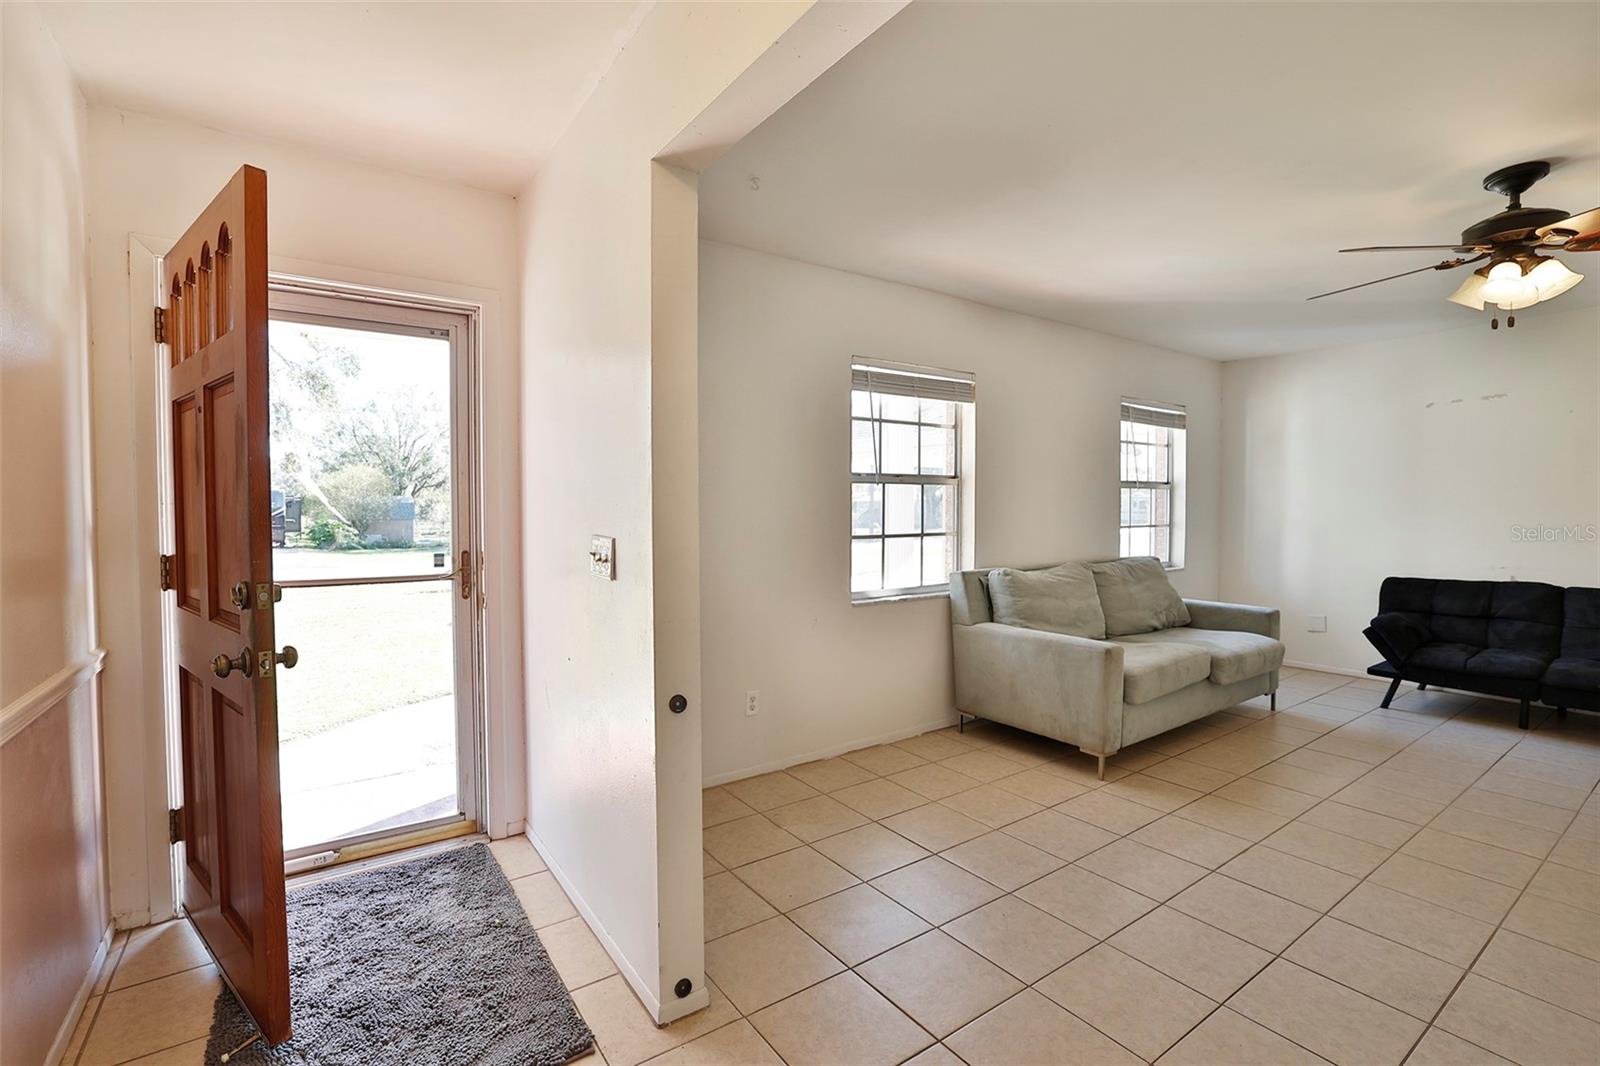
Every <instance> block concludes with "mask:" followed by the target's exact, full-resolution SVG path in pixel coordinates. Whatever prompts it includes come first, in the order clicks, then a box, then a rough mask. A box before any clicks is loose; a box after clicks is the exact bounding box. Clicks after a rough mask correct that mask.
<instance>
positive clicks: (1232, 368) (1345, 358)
mask: <svg viewBox="0 0 1600 1066" xmlns="http://www.w3.org/2000/svg"><path fill="white" fill-rule="evenodd" d="M1594 283H1595V281H1594V279H1590V281H1589V282H1588V284H1591V285H1592V284H1594ZM1462 314H1463V317H1464V318H1470V320H1471V323H1472V324H1471V325H1470V326H1466V327H1464V328H1462V329H1457V330H1451V331H1449V332H1447V333H1434V334H1429V335H1426V336H1421V337H1407V338H1404V339H1401V340H1391V341H1380V342H1374V343H1370V344H1362V345H1357V346H1354V347H1346V348H1336V349H1330V350H1327V351H1320V352H1311V353H1305V354H1298V355H1290V356H1281V357H1276V358H1269V359H1255V360H1245V361H1241V362H1233V363H1228V364H1225V367H1224V369H1223V375H1222V381H1223V424H1224V426H1225V427H1226V430H1225V432H1224V435H1223V446H1222V469H1223V470H1224V471H1225V476H1226V482H1225V488H1224V493H1223V516H1224V517H1223V522H1222V529H1223V542H1222V563H1221V588H1222V593H1223V595H1224V597H1226V598H1228V599H1239V600H1248V601H1250V602H1253V603H1266V604H1271V605H1273V606H1276V607H1278V608H1280V609H1281V610H1282V611H1283V637H1284V641H1285V643H1287V644H1288V647H1289V651H1288V658H1289V660H1290V661H1292V662H1298V663H1309V664H1315V665H1319V666H1331V667H1336V668H1340V669H1348V670H1364V669H1365V668H1366V667H1367V666H1369V665H1370V664H1372V663H1373V662H1376V661H1377V660H1378V655H1377V653H1376V652H1375V651H1373V650H1372V647H1371V646H1370V645H1369V644H1368V643H1367V641H1366V640H1365V638H1363V637H1362V636H1361V630H1362V629H1363V628H1364V627H1365V625H1366V624H1367V621H1368V620H1369V619H1370V618H1371V617H1372V615H1373V613H1374V612H1375V611H1376V608H1377V602H1378V586H1379V584H1380V583H1381V582H1382V580H1383V579H1384V578H1385V577H1386V576H1389V575H1391V574H1400V575H1418V576H1427V577H1455V578H1481V579H1490V580H1508V579H1513V578H1515V579H1520V580H1525V581H1548V582H1551V583H1553V584H1558V585H1580V584H1581V585H1600V541H1596V540H1595V539H1594V532H1593V531H1594V529H1595V526H1596V525H1597V524H1600V310H1597V309H1595V308H1592V307H1591V308H1577V309H1573V310H1565V311H1564V310H1562V309H1561V308H1560V306H1559V304H1557V305H1552V306H1549V307H1543V308H1534V309H1532V310H1528V311H1523V312H1520V313H1518V315H1517V326H1516V328H1515V329H1514V330H1508V329H1505V328H1503V327H1502V328H1501V329H1499V330H1494V331H1491V330H1490V329H1489V324H1488V321H1487V316H1486V315H1480V316H1468V315H1467V313H1466V312H1463V313H1462ZM1518 525H1521V526H1540V525H1542V526H1546V527H1551V528H1554V529H1560V528H1561V527H1566V526H1577V527H1587V530H1588V533H1587V538H1586V539H1585V537H1583V536H1580V537H1577V538H1572V537H1566V538H1563V539H1558V540H1554V541H1548V540H1537V539H1527V540H1522V541H1519V540H1518V539H1517V537H1516V536H1515V534H1514V531H1513V527H1514V526H1518ZM1310 614H1319V615H1321V614H1325V615H1327V616H1328V631H1327V632H1326V633H1308V632H1307V631H1306V616H1307V615H1310Z"/></svg>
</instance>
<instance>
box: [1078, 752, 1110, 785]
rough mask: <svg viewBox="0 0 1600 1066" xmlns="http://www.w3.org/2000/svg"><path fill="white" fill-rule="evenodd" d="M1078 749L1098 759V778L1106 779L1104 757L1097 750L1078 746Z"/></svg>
mask: <svg viewBox="0 0 1600 1066" xmlns="http://www.w3.org/2000/svg"><path fill="white" fill-rule="evenodd" d="M1078 750H1079V751H1081V752H1083V753H1084V754H1085V755H1093V756H1094V757H1095V759H1096V760H1098V766H1097V767H1096V773H1097V774H1098V775H1099V778H1100V780H1102V781H1104V780H1105V779H1106V757H1105V756H1104V755H1101V754H1100V753H1099V752H1098V751H1090V750H1089V749H1088V748H1079V749H1078Z"/></svg>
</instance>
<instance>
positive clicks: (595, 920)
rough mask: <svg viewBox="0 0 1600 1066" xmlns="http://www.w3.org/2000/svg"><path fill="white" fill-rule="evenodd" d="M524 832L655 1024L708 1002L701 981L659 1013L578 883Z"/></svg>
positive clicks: (534, 836) (656, 1003)
mask: <svg viewBox="0 0 1600 1066" xmlns="http://www.w3.org/2000/svg"><path fill="white" fill-rule="evenodd" d="M525 833H526V835H527V837H528V843H530V844H532V845H533V850H535V851H537V852H538V853H539V857H540V858H541V859H543V860H544V864H545V866H547V867H548V868H549V870H550V874H551V876H553V877H554V878H555V879H556V883H557V884H559V885H560V886H561V888H562V890H563V891H564V892H566V894H567V898H568V899H569V900H571V901H572V905H573V906H574V907H576V908H577V911H578V913H579V914H580V915H582V916H583V920H584V921H586V922H588V923H589V929H590V931H591V932H593V933H594V935H595V939H597V940H599V941H600V946H601V947H603V948H605V949H606V954H607V955H610V956H611V961H612V962H614V963H616V966H617V972H618V973H620V974H621V975H622V979H623V980H624V981H626V982H628V987H629V988H632V989H633V994H634V995H636V996H638V997H639V1002H640V1003H642V1004H643V1005H644V1009H645V1010H646V1011H647V1012H648V1013H649V1015H650V1017H651V1018H653V1019H655V1021H656V1024H657V1025H658V1026H659V1025H666V1024H667V1023H668V1022H674V1021H677V1020H678V1019H679V1018H682V1017H684V1016H685V1015H688V1014H693V1013H694V1012H695V1011H697V1010H700V1009H702V1008H704V1007H708V1006H710V1005H711V993H710V992H708V991H707V990H706V987H705V984H704V982H702V983H701V985H700V987H698V988H696V989H695V990H694V991H693V992H691V993H689V995H688V996H686V997H684V998H683V999H675V1000H673V1002H672V1008H673V1009H672V1011H671V1013H670V1014H667V1015H665V1016H664V1015H663V1014H662V1006H661V1001H660V999H658V998H657V997H656V994H655V992H654V990H652V989H651V988H650V987H649V986H648V985H646V984H645V983H644V981H643V980H642V979H641V978H640V976H639V972H638V971H637V970H635V969H634V967H633V963H632V962H631V961H629V959H628V957H627V956H626V955H624V954H623V953H622V951H621V949H620V948H618V947H617V942H616V941H615V940H613V939H612V938H611V934H610V933H609V932H607V930H606V927H605V923H603V922H602V921H600V917H599V915H597V914H595V912H594V908H593V907H590V906H589V902H588V900H586V899H584V898H583V893H581V892H579V891H578V887H577V885H575V884H574V883H573V881H572V878H571V877H569V876H567V872H566V871H565V870H563V869H562V868H561V864H560V863H558V862H556V861H555V857H554V855H552V854H551V852H550V849H549V847H548V846H546V845H545V842H544V841H542V840H540V839H539V834H538V833H536V832H534V831H533V827H532V826H529V827H527V829H526V830H525Z"/></svg>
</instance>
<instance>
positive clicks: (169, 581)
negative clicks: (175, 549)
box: [161, 555, 178, 592]
mask: <svg viewBox="0 0 1600 1066" xmlns="http://www.w3.org/2000/svg"><path fill="white" fill-rule="evenodd" d="M177 562H178V559H177V556H175V555H163V556H162V557H161V591H162V592H171V591H172V590H173V589H175V588H177V587H178V586H177V584H176V583H175V582H176V579H175V578H174V577H173V570H174V569H175V568H176V566H177Z"/></svg>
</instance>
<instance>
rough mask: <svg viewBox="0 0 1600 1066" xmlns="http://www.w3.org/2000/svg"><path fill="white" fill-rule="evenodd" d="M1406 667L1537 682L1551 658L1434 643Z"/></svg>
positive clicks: (1464, 645) (1408, 660) (1532, 654)
mask: <svg viewBox="0 0 1600 1066" xmlns="http://www.w3.org/2000/svg"><path fill="white" fill-rule="evenodd" d="M1405 665H1406V666H1407V668H1412V669H1422V670H1433V671H1435V672H1438V673H1452V674H1461V675H1463V676H1464V677H1499V678H1506V679H1510V680H1516V681H1537V680H1538V679H1539V677H1540V675H1542V674H1543V673H1544V671H1545V668H1546V667H1548V666H1549V665H1550V656H1548V655H1541V654H1539V653H1538V652H1525V651H1515V650H1513V649H1510V648H1480V647H1477V646H1475V645H1472V644H1444V643H1434V644H1424V645H1423V646H1422V647H1420V648H1418V649H1417V650H1416V651H1415V652H1413V653H1412V655H1411V657H1410V658H1409V659H1407V660H1406V662H1405Z"/></svg>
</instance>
